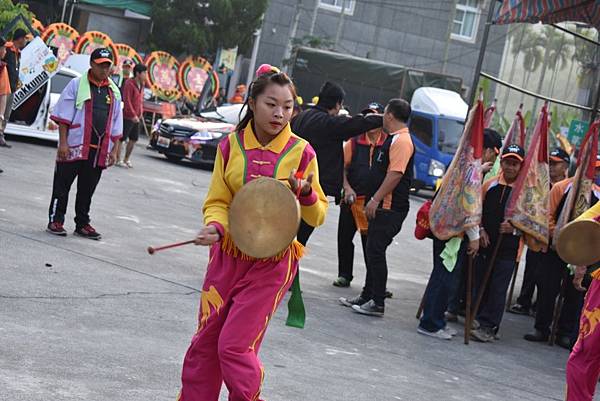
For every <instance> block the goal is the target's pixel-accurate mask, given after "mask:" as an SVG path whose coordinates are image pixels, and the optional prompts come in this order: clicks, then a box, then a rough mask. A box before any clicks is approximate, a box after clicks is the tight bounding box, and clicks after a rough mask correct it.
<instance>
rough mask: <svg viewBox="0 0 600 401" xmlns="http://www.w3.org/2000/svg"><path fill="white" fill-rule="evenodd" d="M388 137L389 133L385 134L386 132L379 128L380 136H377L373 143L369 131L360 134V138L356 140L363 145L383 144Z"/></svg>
mask: <svg viewBox="0 0 600 401" xmlns="http://www.w3.org/2000/svg"><path fill="white" fill-rule="evenodd" d="M386 138H387V135H386V134H385V132H383V131H382V130H379V137H378V138H377V141H376V142H375V143H371V141H370V140H369V136H368V135H367V133H364V134H362V135H361V136H359V137H358V139H357V140H356V142H357V143H359V144H361V145H372V146H381V145H383V143H384V142H385V139H386Z"/></svg>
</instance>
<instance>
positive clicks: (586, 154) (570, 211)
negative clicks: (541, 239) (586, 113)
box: [554, 121, 600, 240]
mask: <svg viewBox="0 0 600 401" xmlns="http://www.w3.org/2000/svg"><path fill="white" fill-rule="evenodd" d="M599 126H600V121H596V122H594V123H593V124H592V125H591V126H590V128H589V130H588V132H587V134H586V135H585V138H584V139H583V142H582V144H581V148H580V152H579V157H578V158H577V171H576V172H575V176H574V177H573V184H572V185H571V189H570V190H569V194H568V195H567V199H566V200H565V205H564V206H563V208H562V210H561V212H560V214H559V216H558V219H557V220H556V227H555V228H554V239H555V240H556V236H557V235H558V233H559V232H560V230H561V228H562V227H564V226H565V224H567V223H568V222H570V221H571V220H574V219H576V218H577V217H579V216H580V215H581V214H582V213H583V212H585V211H586V210H587V209H588V208H589V207H590V203H591V198H592V187H593V184H594V178H595V169H596V153H597V151H598V150H597V149H598V128H599Z"/></svg>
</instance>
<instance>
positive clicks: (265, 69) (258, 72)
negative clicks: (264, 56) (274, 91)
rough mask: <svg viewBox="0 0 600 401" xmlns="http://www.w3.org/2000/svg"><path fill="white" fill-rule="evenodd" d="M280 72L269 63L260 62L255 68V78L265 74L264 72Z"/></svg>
mask: <svg viewBox="0 0 600 401" xmlns="http://www.w3.org/2000/svg"><path fill="white" fill-rule="evenodd" d="M280 72H281V71H280V70H279V68H277V67H274V66H272V65H271V64H262V65H261V66H260V67H258V69H257V70H256V78H258V77H260V76H261V75H265V74H269V73H276V74H278V73H280Z"/></svg>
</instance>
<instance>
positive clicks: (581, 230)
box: [556, 220, 600, 266]
mask: <svg viewBox="0 0 600 401" xmlns="http://www.w3.org/2000/svg"><path fill="white" fill-rule="evenodd" d="M556 251H557V252H558V255H559V256H560V258H561V259H562V260H563V261H565V262H567V263H570V264H572V265H575V266H589V265H592V264H594V263H596V262H598V261H599V260H600V224H599V223H597V222H596V221H594V220H577V221H572V222H570V223H569V224H567V225H566V226H564V228H563V229H562V230H560V233H559V234H558V239H557V241H556Z"/></svg>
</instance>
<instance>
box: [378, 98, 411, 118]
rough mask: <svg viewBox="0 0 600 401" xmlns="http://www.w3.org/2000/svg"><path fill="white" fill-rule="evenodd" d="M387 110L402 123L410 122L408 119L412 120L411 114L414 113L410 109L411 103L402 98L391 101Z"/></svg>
mask: <svg viewBox="0 0 600 401" xmlns="http://www.w3.org/2000/svg"><path fill="white" fill-rule="evenodd" d="M385 109H386V111H387V112H389V113H391V114H392V116H394V118H395V119H396V120H398V121H401V122H403V123H407V122H408V119H409V118H410V113H411V111H412V109H411V108H410V103H408V102H407V101H406V100H404V99H400V98H396V99H391V100H390V101H389V102H388V104H387V106H386V108H385Z"/></svg>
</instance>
